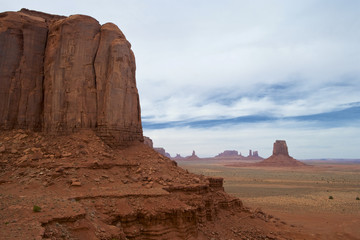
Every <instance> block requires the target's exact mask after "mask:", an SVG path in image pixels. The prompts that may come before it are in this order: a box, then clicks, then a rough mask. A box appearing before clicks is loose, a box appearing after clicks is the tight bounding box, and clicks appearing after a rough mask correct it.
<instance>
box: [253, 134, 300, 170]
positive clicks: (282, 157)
mask: <svg viewBox="0 0 360 240" xmlns="http://www.w3.org/2000/svg"><path fill="white" fill-rule="evenodd" d="M256 165H258V166H269V167H299V166H306V164H305V163H302V162H300V161H298V160H296V159H294V158H292V157H290V156H289V152H288V147H287V144H286V141H284V140H276V142H275V143H274V148H273V155H271V156H270V157H269V158H267V159H265V160H263V161H261V162H259V163H256Z"/></svg>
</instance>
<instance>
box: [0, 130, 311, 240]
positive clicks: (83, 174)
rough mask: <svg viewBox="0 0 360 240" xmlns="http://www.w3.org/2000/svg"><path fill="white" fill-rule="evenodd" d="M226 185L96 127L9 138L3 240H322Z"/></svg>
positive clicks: (4, 150) (2, 145) (2, 177)
mask: <svg viewBox="0 0 360 240" xmlns="http://www.w3.org/2000/svg"><path fill="white" fill-rule="evenodd" d="M220 180H221V179H216V178H209V177H205V176H202V175H196V174H192V173H189V172H188V171H186V170H183V169H182V168H180V167H178V166H177V164H176V163H175V162H174V161H171V160H170V159H168V158H166V157H164V156H162V155H160V154H159V153H157V152H155V151H154V150H153V149H151V148H150V147H148V146H146V145H145V144H143V143H140V142H138V143H135V142H134V144H133V145H132V146H130V147H128V148H124V149H119V148H111V147H109V146H107V145H106V144H104V142H102V140H101V139H100V138H98V137H97V136H96V135H95V133H94V132H93V131H91V130H84V131H80V132H78V133H74V134H71V135H64V136H51V135H46V134H43V133H35V132H31V131H23V130H12V131H3V132H1V134H0V224H1V228H0V239H111V240H115V239H118V240H120V239H212V240H215V239H218V240H220V239H316V238H315V237H312V236H309V235H307V234H306V233H303V232H302V231H301V228H297V227H291V226H289V225H288V224H286V223H285V222H284V221H281V220H280V219H278V218H275V217H273V216H271V215H268V214H266V213H264V212H262V211H260V210H252V209H250V208H247V207H244V206H243V204H242V202H241V201H240V200H239V199H237V198H235V197H231V196H230V195H228V194H226V193H225V192H224V191H223V188H222V186H221V183H222V181H220ZM219 184H220V185H219ZM35 206H39V207H40V208H41V209H39V211H37V210H36V207H35Z"/></svg>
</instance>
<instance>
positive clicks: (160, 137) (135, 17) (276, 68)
mask: <svg viewBox="0 0 360 240" xmlns="http://www.w3.org/2000/svg"><path fill="white" fill-rule="evenodd" d="M23 7H25V8H30V9H36V10H39V11H45V12H48V13H54V14H60V15H71V14H77V13H80V14H86V15H90V16H92V17H94V18H96V19H97V20H98V21H99V22H100V23H101V24H103V23H106V22H113V23H115V24H117V25H118V26H119V27H120V29H121V30H122V31H123V32H124V34H125V35H126V37H127V38H128V40H129V41H130V42H131V44H132V49H133V51H134V53H135V56H136V62H137V86H138V89H139V93H140V100H141V109H142V120H143V128H144V135H146V136H149V137H151V138H152V139H153V141H154V145H155V146H159V147H160V146H161V147H164V148H165V149H166V150H167V151H168V152H169V153H171V154H172V155H175V154H176V153H180V154H181V155H183V156H186V155H190V154H191V152H192V150H195V151H196V153H197V155H199V156H201V157H206V156H214V155H216V154H218V153H220V152H222V151H223V150H238V151H239V152H241V153H243V154H244V155H246V154H247V153H248V150H249V149H253V150H258V151H259V154H260V155H261V156H263V157H268V156H269V155H271V153H272V144H273V142H274V141H275V140H276V139H284V140H286V141H287V144H288V147H289V152H290V155H292V156H293V157H295V158H298V159H309V158H360V94H359V93H360V1H357V0H347V1H343V0H292V1H289V0H256V1H255V0H254V1H250V0H247V1H246V0H233V1H230V0H222V1H215V0H181V1H175V0H131V1H130V0H128V1H123V0H116V1H115V0H114V1H107V0H103V1H91V0H87V1H75V0H73V1H42V0H39V1H24V0H23V1H18V0H13V1H4V0H1V4H0V10H1V12H3V11H16V10H19V9H21V8H23Z"/></svg>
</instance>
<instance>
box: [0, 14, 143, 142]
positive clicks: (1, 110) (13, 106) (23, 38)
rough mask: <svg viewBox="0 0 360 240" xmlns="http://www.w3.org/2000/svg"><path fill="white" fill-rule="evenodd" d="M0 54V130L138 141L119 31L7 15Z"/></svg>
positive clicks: (86, 21) (128, 54) (130, 75)
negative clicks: (86, 132) (83, 132)
mask: <svg viewBox="0 0 360 240" xmlns="http://www.w3.org/2000/svg"><path fill="white" fill-rule="evenodd" d="M0 53H1V55H0V128H2V129H12V128H23V129H32V130H43V131H46V132H49V133H66V132H73V131H76V130H78V129H81V128H92V129H96V130H97V132H98V134H99V135H100V136H101V137H103V139H104V140H105V141H106V142H107V143H108V144H110V145H123V144H126V143H128V142H131V141H134V140H142V139H143V137H142V127H141V118H140V105H139V96H138V91H137V88H136V80H135V69H136V67H135V57H134V54H133V52H132V50H131V45H130V43H129V42H128V41H127V40H126V38H125V36H124V35H123V33H122V32H121V31H120V30H119V28H118V27H117V26H116V25H114V24H111V23H107V24H105V25H103V26H101V25H100V24H99V23H98V22H97V21H96V20H95V19H93V18H91V17H88V16H83V15H73V16H70V17H61V16H55V15H49V14H44V13H39V12H35V11H29V10H21V11H20V12H6V13H2V14H1V15H0Z"/></svg>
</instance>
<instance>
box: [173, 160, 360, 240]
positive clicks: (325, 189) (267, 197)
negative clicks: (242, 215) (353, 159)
mask: <svg viewBox="0 0 360 240" xmlns="http://www.w3.org/2000/svg"><path fill="white" fill-rule="evenodd" d="M308 163H309V164H310V165H311V166H309V167H301V168H268V167H267V168H266V167H229V166H226V163H224V162H223V163H219V162H210V163H206V164H204V162H200V161H198V162H182V163H180V164H179V165H180V166H182V167H184V168H186V169H188V170H189V171H191V172H194V173H198V174H203V175H206V176H219V177H223V178H224V179H225V183H224V187H225V191H226V192H228V193H230V194H232V195H234V196H236V197H239V198H240V199H241V200H242V201H243V202H244V204H245V205H246V206H249V207H252V208H261V210H263V211H264V212H266V213H268V214H271V215H274V216H275V217H276V218H279V219H281V220H283V221H285V222H286V223H287V224H289V225H293V226H297V227H301V228H303V229H304V231H305V232H308V233H310V234H311V235H312V236H314V237H315V238H317V239H360V228H359V226H360V200H357V198H360V164H344V163H343V164H341V163H334V162H331V163H329V164H326V163H324V162H316V161H312V162H308ZM331 198H332V199H331Z"/></svg>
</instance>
